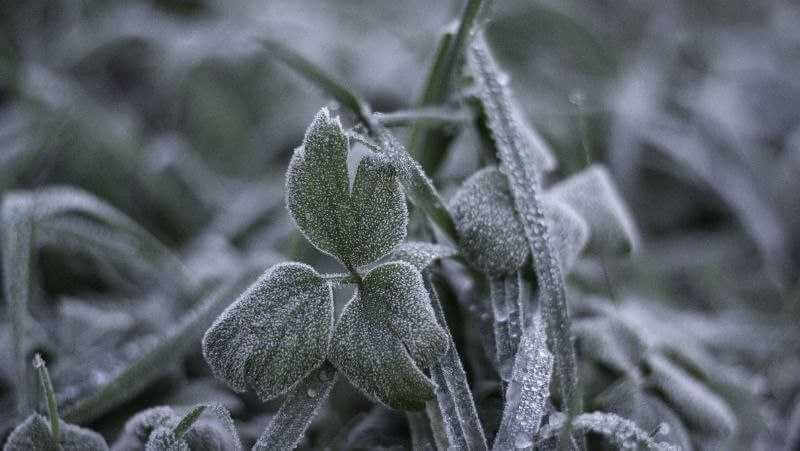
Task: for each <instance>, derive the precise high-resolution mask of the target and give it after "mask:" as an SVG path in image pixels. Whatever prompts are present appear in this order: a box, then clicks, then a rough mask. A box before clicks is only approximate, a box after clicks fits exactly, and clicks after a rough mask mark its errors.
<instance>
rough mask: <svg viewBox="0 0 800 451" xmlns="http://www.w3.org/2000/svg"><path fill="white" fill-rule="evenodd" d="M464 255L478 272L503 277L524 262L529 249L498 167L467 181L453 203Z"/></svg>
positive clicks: (509, 193) (452, 209) (483, 171)
mask: <svg viewBox="0 0 800 451" xmlns="http://www.w3.org/2000/svg"><path fill="white" fill-rule="evenodd" d="M450 209H451V211H452V214H453V219H454V220H455V222H456V230H457V231H458V236H459V246H460V248H461V253H462V254H463V255H464V257H465V258H466V260H467V261H468V262H469V263H470V264H471V265H472V266H473V267H475V268H476V269H478V270H480V271H482V272H485V273H486V274H489V275H502V274H507V273H510V272H513V271H516V269H517V268H519V267H520V266H522V265H523V263H525V259H526V258H527V257H528V253H529V250H528V249H529V247H528V242H527V240H526V239H525V232H524V230H523V229H522V224H521V223H520V221H519V219H518V217H517V214H516V213H515V211H514V202H513V200H512V198H511V192H510V191H509V189H508V182H507V181H506V177H505V175H503V174H502V173H501V172H500V171H499V170H498V169H497V168H496V167H493V166H490V167H487V168H484V169H482V170H480V171H478V172H476V173H475V174H473V175H472V176H471V177H470V178H468V179H467V180H466V181H465V182H464V184H463V185H462V187H461V188H460V189H459V190H458V192H457V193H456V195H455V196H454V197H453V199H452V201H451V202H450Z"/></svg>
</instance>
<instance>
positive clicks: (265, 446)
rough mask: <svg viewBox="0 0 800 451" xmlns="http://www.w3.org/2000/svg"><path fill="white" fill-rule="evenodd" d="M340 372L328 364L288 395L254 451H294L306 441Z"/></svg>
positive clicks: (254, 447) (310, 375) (324, 364)
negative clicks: (306, 434) (304, 437)
mask: <svg viewBox="0 0 800 451" xmlns="http://www.w3.org/2000/svg"><path fill="white" fill-rule="evenodd" d="M337 377H338V373H337V372H336V368H334V367H333V365H332V364H331V363H330V362H328V361H326V362H325V363H323V364H322V366H321V367H320V368H319V369H317V370H315V371H313V372H312V373H311V374H309V375H308V376H307V377H306V378H305V379H304V380H303V381H302V382H301V383H300V384H299V385H298V386H297V387H296V388H294V389H293V390H292V391H290V392H289V394H287V395H286V398H285V399H284V401H283V404H282V405H281V408H280V410H278V413H276V414H275V416H274V417H272V420H270V423H269V425H268V426H267V429H266V430H265V431H264V433H263V434H261V437H259V438H258V442H256V444H255V446H253V450H254V451H268V450H275V451H278V450H291V449H294V448H295V447H296V446H297V444H298V443H299V442H300V439H302V438H303V434H305V432H306V429H308V426H309V425H310V424H311V420H313V419H314V415H315V414H316V413H317V410H319V408H320V406H322V404H323V403H324V402H325V400H326V399H328V395H329V394H330V392H331V388H333V385H334V384H335V383H336V379H337Z"/></svg>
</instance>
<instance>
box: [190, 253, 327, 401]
mask: <svg viewBox="0 0 800 451" xmlns="http://www.w3.org/2000/svg"><path fill="white" fill-rule="evenodd" d="M332 327H333V290H332V288H331V286H330V285H329V284H328V282H327V281H325V280H324V279H323V278H322V276H320V275H319V274H318V273H317V272H316V271H315V270H314V269H313V268H311V267H310V266H308V265H304V264H301V263H281V264H278V265H275V266H273V267H272V268H270V269H269V270H268V271H267V272H265V273H264V274H263V275H262V276H261V277H260V278H259V279H258V280H257V281H256V282H255V283H254V284H253V285H251V286H250V288H248V289H247V290H246V291H245V292H244V293H243V294H242V295H241V296H240V297H239V299H237V300H236V302H234V303H233V304H231V305H230V306H229V307H228V308H227V309H226V310H225V311H224V312H223V313H222V314H221V315H220V316H219V317H218V318H217V320H216V321H215V322H214V324H213V325H212V326H211V327H210V328H209V329H208V331H206V334H205V335H204V336H203V355H204V356H205V359H206V362H208V364H209V366H210V367H211V370H212V372H213V373H214V376H216V377H217V378H218V379H220V380H223V381H225V382H226V383H227V384H228V385H230V386H231V387H232V388H233V389H234V390H237V391H245V390H247V389H248V388H249V389H252V390H254V391H255V392H256V393H258V395H259V397H260V398H261V399H263V400H265V401H266V400H269V399H272V398H275V397H276V396H278V395H281V394H283V393H286V392H287V391H288V390H290V389H291V388H292V387H293V386H294V385H295V384H297V383H298V382H299V381H300V380H302V379H303V378H304V377H305V376H307V375H308V374H309V373H310V372H311V371H313V370H315V369H316V368H318V367H319V366H320V365H321V364H322V362H323V361H324V360H325V356H326V355H327V353H328V348H329V346H330V340H331V330H332Z"/></svg>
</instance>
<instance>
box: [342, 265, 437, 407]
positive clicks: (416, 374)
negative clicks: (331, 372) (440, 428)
mask: <svg viewBox="0 0 800 451" xmlns="http://www.w3.org/2000/svg"><path fill="white" fill-rule="evenodd" d="M446 350H447V335H446V333H445V332H444V330H443V329H442V328H441V327H440V326H439V325H438V323H437V322H436V317H435V314H434V312H433V308H432V307H431V304H430V298H429V295H428V292H427V291H426V290H425V286H424V283H423V280H422V275H421V274H420V272H419V271H417V269H416V268H414V266H412V265H410V264H408V263H404V262H390V263H385V264H383V265H380V266H378V267H377V268H375V269H373V270H372V271H370V272H369V273H368V274H367V275H366V277H365V278H364V281H363V285H362V287H361V288H360V289H359V292H358V293H356V294H355V295H354V296H353V298H352V299H351V300H350V302H349V303H348V304H347V306H346V307H345V308H344V311H343V312H342V315H341V317H340V318H339V322H338V323H337V325H336V331H335V332H334V336H333V346H332V349H331V357H330V358H331V361H332V362H333V363H334V365H335V366H336V368H338V369H339V370H340V371H341V372H342V373H344V374H345V376H347V379H348V380H349V381H350V382H351V383H352V384H353V385H354V386H356V387H358V388H359V389H361V390H362V391H363V392H364V393H366V394H367V395H369V396H371V397H372V398H374V399H377V400H378V401H380V402H382V403H384V404H386V405H388V406H390V407H393V408H396V409H406V410H419V409H422V408H423V407H425V402H426V401H429V400H431V399H434V396H435V395H434V386H433V383H432V382H431V381H430V380H429V379H428V378H427V377H426V376H425V375H424V374H423V373H422V371H421V370H420V368H425V367H428V366H429V365H431V364H432V363H433V362H434V361H435V359H436V358H438V357H439V356H441V355H442V354H443V353H444V352H445V351H446Z"/></svg>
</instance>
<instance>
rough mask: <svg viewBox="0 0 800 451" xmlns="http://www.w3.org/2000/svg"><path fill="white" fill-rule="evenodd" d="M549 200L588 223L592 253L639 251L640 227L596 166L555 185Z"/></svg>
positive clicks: (601, 169)
mask: <svg viewBox="0 0 800 451" xmlns="http://www.w3.org/2000/svg"><path fill="white" fill-rule="evenodd" d="M546 197H548V198H551V199H556V200H560V201H562V202H564V203H566V204H567V205H569V206H570V207H572V208H573V209H574V210H575V211H576V212H577V213H578V214H579V215H581V216H582V217H583V219H584V220H586V222H587V223H588V224H589V228H590V229H591V236H590V237H589V244H588V246H589V249H590V250H591V251H594V252H601V253H602V252H612V253H628V252H633V251H635V250H636V249H637V247H638V242H639V233H638V231H637V229H636V224H635V223H634V221H633V217H632V216H631V213H630V211H629V210H628V208H627V206H626V205H625V202H624V201H623V199H622V197H621V196H620V194H619V192H618V191H617V189H616V186H615V185H614V182H613V180H612V179H611V175H610V174H609V173H608V171H607V170H606V169H605V168H604V167H602V166H600V165H592V166H590V167H589V168H587V169H584V170H583V171H581V172H579V173H578V174H575V175H574V176H572V177H570V178H568V179H566V180H564V181H562V182H559V183H557V184H555V185H553V186H552V187H551V188H550V190H548V192H547V194H546Z"/></svg>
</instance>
